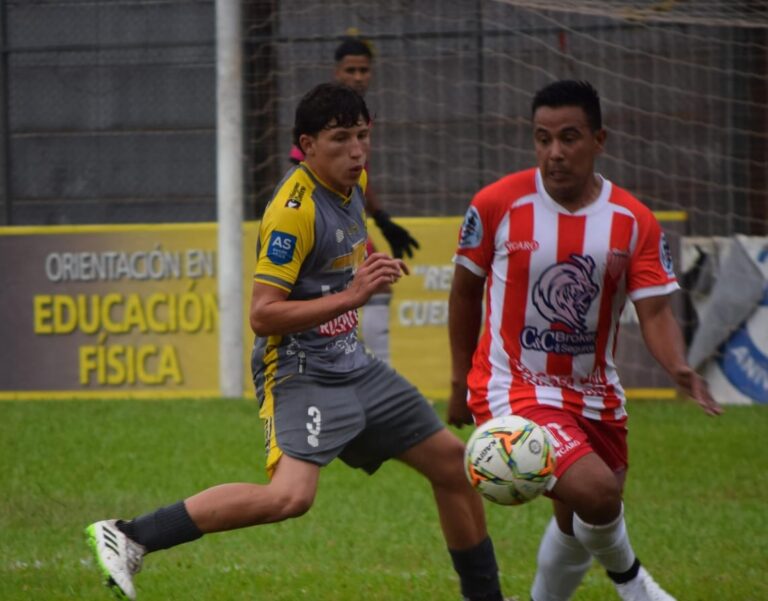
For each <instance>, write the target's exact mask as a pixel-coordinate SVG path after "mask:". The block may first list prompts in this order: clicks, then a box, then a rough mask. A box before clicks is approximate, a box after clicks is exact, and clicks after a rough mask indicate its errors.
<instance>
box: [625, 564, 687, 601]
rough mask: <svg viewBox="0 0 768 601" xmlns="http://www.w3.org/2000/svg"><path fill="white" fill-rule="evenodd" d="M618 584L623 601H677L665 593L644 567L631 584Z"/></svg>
mask: <svg viewBox="0 0 768 601" xmlns="http://www.w3.org/2000/svg"><path fill="white" fill-rule="evenodd" d="M614 584H616V590H617V591H618V593H619V597H621V598H622V600H623V601H675V598H674V597H673V596H672V595H670V594H669V593H667V592H666V591H664V589H662V588H661V587H660V586H659V585H658V584H657V583H656V581H655V580H654V579H653V578H651V575H650V574H649V573H648V570H646V569H645V568H644V567H643V566H640V570H639V571H638V572H637V576H635V577H634V578H633V579H632V580H630V581H629V582H624V583H622V584H617V583H614Z"/></svg>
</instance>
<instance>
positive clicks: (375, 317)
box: [360, 294, 392, 363]
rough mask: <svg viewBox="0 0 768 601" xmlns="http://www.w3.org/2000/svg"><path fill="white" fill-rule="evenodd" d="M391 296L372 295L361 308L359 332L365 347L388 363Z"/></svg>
mask: <svg viewBox="0 0 768 601" xmlns="http://www.w3.org/2000/svg"><path fill="white" fill-rule="evenodd" d="M391 300H392V295H391V294H374V295H373V296H372V297H371V298H370V299H369V300H368V302H367V303H366V305H365V306H364V307H363V317H362V321H361V322H360V332H361V333H362V335H363V342H364V343H365V346H366V347H367V348H368V350H369V351H371V352H372V353H373V354H374V355H376V356H377V357H378V358H379V359H381V360H382V361H384V363H389V303H390V301H391Z"/></svg>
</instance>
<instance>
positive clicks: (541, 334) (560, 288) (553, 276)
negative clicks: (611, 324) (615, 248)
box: [520, 254, 600, 355]
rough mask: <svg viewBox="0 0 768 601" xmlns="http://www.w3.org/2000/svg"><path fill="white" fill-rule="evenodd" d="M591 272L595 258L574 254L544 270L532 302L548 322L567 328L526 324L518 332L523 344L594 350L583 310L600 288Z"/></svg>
mask: <svg viewBox="0 0 768 601" xmlns="http://www.w3.org/2000/svg"><path fill="white" fill-rule="evenodd" d="M594 272H595V260H594V259H593V258H592V257H590V256H582V255H577V254H571V256H570V258H569V259H568V260H567V261H561V262H560V263H556V264H554V265H551V266H549V267H548V268H547V269H545V270H544V272H543V273H542V274H541V277H539V279H538V281H537V282H536V284H535V285H534V287H533V291H532V293H531V300H532V301H533V305H534V306H535V307H536V309H537V310H538V311H539V313H540V314H541V316H542V317H543V318H544V319H546V320H547V321H548V322H549V323H551V324H560V325H562V326H566V328H568V329H569V330H570V331H564V330H562V329H549V330H541V331H539V330H538V329H537V328H535V327H533V326H526V327H525V328H523V330H522V332H520V343H521V344H522V346H523V348H526V349H529V350H536V351H543V352H547V353H559V354H564V355H579V354H583V353H594V352H595V339H596V333H595V332H588V331H587V324H586V315H587V312H588V311H589V308H590V306H591V305H592V301H594V300H595V298H597V296H598V294H599V292H600V287H599V286H598V285H597V284H596V283H595V282H594V280H593V276H594Z"/></svg>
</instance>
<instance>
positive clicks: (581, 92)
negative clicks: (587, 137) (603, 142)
mask: <svg viewBox="0 0 768 601" xmlns="http://www.w3.org/2000/svg"><path fill="white" fill-rule="evenodd" d="M542 106H547V107H553V108H557V107H561V106H578V107H581V109H582V110H583V111H584V114H585V115H586V116H587V123H589V127H590V128H591V129H592V131H597V130H599V129H602V128H603V115H602V111H601V110H600V96H599V95H598V93H597V90H595V88H593V87H592V84H591V83H589V82H588V81H575V80H572V79H563V80H561V81H555V82H553V83H551V84H549V85H547V86H544V87H543V88H541V89H540V90H539V91H538V92H536V95H535V96H534V97H533V103H532V104H531V117H533V115H535V114H536V110H537V109H538V108H539V107H542Z"/></svg>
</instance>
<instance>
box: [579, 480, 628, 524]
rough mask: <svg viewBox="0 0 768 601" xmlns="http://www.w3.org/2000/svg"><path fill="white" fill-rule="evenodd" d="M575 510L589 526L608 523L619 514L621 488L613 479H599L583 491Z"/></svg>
mask: <svg viewBox="0 0 768 601" xmlns="http://www.w3.org/2000/svg"><path fill="white" fill-rule="evenodd" d="M580 505H581V507H580V508H579V510H577V513H578V514H579V516H581V517H582V519H584V520H585V521H587V522H589V523H591V524H603V523H607V522H610V521H611V520H613V519H615V518H616V517H618V515H619V513H621V488H620V487H619V485H618V483H617V482H616V480H615V479H613V478H606V479H600V480H597V481H595V482H593V483H592V485H591V486H590V487H589V489H587V490H586V491H584V493H583V495H582V499H581V503H580Z"/></svg>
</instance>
